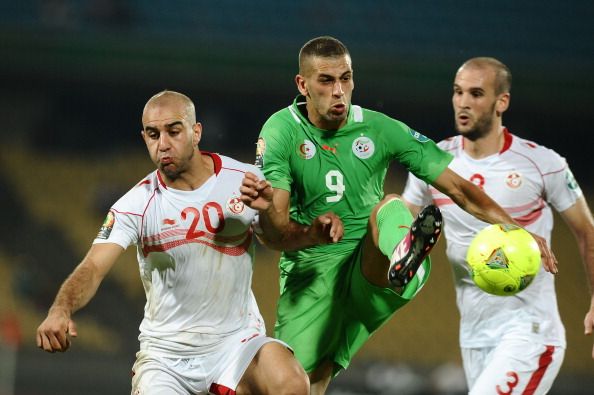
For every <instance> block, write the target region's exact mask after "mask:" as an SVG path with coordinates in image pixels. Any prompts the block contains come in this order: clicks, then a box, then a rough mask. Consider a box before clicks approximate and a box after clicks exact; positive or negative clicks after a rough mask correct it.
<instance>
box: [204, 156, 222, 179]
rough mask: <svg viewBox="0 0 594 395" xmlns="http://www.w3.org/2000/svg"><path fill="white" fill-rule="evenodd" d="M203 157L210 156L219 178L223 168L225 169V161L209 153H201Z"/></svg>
mask: <svg viewBox="0 0 594 395" xmlns="http://www.w3.org/2000/svg"><path fill="white" fill-rule="evenodd" d="M200 153H201V154H202V155H206V156H210V158H211V159H212V162H213V164H214V172H215V174H216V175H217V176H218V175H219V172H220V171H221V168H222V167H223V160H222V159H221V157H220V156H219V155H217V154H215V153H212V152H207V151H200Z"/></svg>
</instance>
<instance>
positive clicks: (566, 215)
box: [560, 196, 594, 358]
mask: <svg viewBox="0 0 594 395" xmlns="http://www.w3.org/2000/svg"><path fill="white" fill-rule="evenodd" d="M560 214H561V216H562V217H563V219H564V220H565V223H566V224H567V225H568V226H569V228H570V229H571V231H572V232H573V234H574V236H575V238H576V240H577V243H578V247H579V250H580V255H581V257H582V262H583V263H584V268H585V269H586V278H587V280H588V286H589V287H590V310H589V311H588V312H587V313H586V317H585V318H584V333H585V334H586V335H591V334H592V331H594V219H592V212H591V211H590V208H589V207H588V204H587V203H586V199H585V198H584V197H583V196H582V197H580V198H579V199H578V200H577V201H576V202H575V204H574V205H573V206H571V207H570V208H568V209H567V210H565V211H563V212H561V213H560ZM592 358H594V347H593V348H592Z"/></svg>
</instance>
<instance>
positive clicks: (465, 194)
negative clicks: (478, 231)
mask: <svg viewBox="0 0 594 395" xmlns="http://www.w3.org/2000/svg"><path fill="white" fill-rule="evenodd" d="M432 185H433V186H434V187H435V188H437V189H438V190H439V191H441V192H443V193H445V194H446V195H448V196H449V197H450V198H452V200H453V201H454V202H455V203H456V204H457V205H458V206H460V207H462V208H463V209H464V210H466V211H467V212H469V213H470V214H472V215H474V216H475V217H476V218H478V219H480V220H482V221H485V222H488V223H491V224H496V223H508V224H516V225H518V226H520V225H519V224H518V223H517V222H516V221H515V220H514V219H513V218H512V217H511V216H510V215H509V214H508V213H507V212H506V211H505V210H504V209H503V208H501V206H499V205H498V204H497V203H496V202H495V201H494V200H493V199H491V198H490V197H489V196H488V195H487V194H486V193H485V192H483V191H482V190H481V189H480V188H479V187H477V186H476V185H474V184H473V183H471V182H470V181H467V180H465V179H464V178H462V177H460V176H459V175H458V174H457V173H455V172H454V171H452V170H450V169H449V168H446V169H445V170H444V171H443V173H441V174H440V175H439V177H437V179H436V180H435V181H434V182H433V184H432ZM531 234H532V236H534V239H535V240H536V242H537V243H538V247H539V248H540V253H541V255H542V262H543V266H544V268H545V269H546V270H547V271H549V272H551V273H557V259H556V258H555V255H554V254H553V252H552V251H551V249H550V248H549V246H548V245H547V242H546V240H545V239H544V238H543V237H541V236H539V235H536V234H534V233H531Z"/></svg>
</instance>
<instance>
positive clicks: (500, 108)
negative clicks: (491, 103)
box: [495, 92, 511, 115]
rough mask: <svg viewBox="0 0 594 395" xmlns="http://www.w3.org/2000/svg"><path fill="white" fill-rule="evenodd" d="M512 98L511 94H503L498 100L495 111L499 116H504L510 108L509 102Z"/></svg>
mask: <svg viewBox="0 0 594 395" xmlns="http://www.w3.org/2000/svg"><path fill="white" fill-rule="evenodd" d="M510 99H511V97H510V94H509V92H507V93H501V94H500V95H499V97H498V98H497V102H496V103H495V111H497V114H498V115H501V114H503V113H504V112H505V111H506V110H507V109H508V108H509V101H510Z"/></svg>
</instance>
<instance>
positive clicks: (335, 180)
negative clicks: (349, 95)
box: [257, 96, 452, 272]
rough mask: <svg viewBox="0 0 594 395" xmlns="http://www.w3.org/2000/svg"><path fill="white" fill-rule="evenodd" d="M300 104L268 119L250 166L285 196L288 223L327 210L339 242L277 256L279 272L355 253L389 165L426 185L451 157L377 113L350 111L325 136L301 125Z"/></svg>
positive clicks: (300, 99)
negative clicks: (338, 223) (337, 225)
mask: <svg viewBox="0 0 594 395" xmlns="http://www.w3.org/2000/svg"><path fill="white" fill-rule="evenodd" d="M305 106H306V103H305V98H304V97H303V96H297V98H296V99H295V101H294V102H293V104H292V105H291V106H289V107H287V108H285V109H283V110H280V111H278V112H277V113H275V114H273V115H272V116H271V117H270V118H269V119H268V121H267V122H266V123H265V124H264V126H263V128H262V131H261V133H260V139H259V141H258V148H259V150H258V158H257V162H258V164H259V165H260V167H261V168H262V170H263V172H264V175H265V176H266V178H267V179H268V180H269V181H270V182H271V183H272V186H273V187H274V188H280V189H285V190H287V191H290V193H291V214H290V215H291V219H292V220H294V221H296V222H298V223H301V224H306V225H307V224H310V223H311V222H312V220H313V219H314V218H315V217H317V216H318V215H321V214H323V213H326V212H328V211H332V212H334V213H336V214H337V215H338V216H339V217H340V218H341V219H342V221H343V223H344V228H345V229H344V230H345V231H344V238H343V240H342V241H341V242H339V243H336V244H327V245H318V246H314V247H310V248H306V249H303V250H300V251H295V252H285V253H283V257H282V259H281V262H280V265H281V269H282V270H283V271H286V272H292V271H294V270H299V271H302V270H309V269H310V268H309V266H310V265H315V264H316V263H319V262H320V258H321V257H323V256H328V254H337V255H342V254H348V253H351V252H352V251H353V249H354V248H356V246H357V244H358V243H359V242H360V241H361V239H362V238H363V236H364V235H365V233H366V231H367V222H368V219H369V215H370V213H371V210H372V209H373V207H374V206H375V205H376V204H377V203H378V202H379V201H380V200H381V199H382V197H383V196H384V178H385V175H386V172H387V170H388V167H389V165H390V163H391V162H392V161H394V160H395V161H398V162H399V163H401V164H402V165H403V166H404V167H406V168H407V169H408V170H410V171H411V172H412V173H413V174H415V175H416V176H417V177H419V178H420V179H422V180H424V181H426V182H428V183H431V182H432V181H433V180H435V178H437V177H438V176H439V175H440V174H441V172H442V171H443V170H444V169H445V168H446V167H447V165H448V164H449V162H450V161H451V159H452V157H451V155H450V154H448V153H446V152H444V151H442V150H441V149H440V148H438V147H437V145H436V144H435V143H434V142H433V141H432V140H430V139H428V138H426V137H425V136H423V135H422V134H420V133H418V132H416V131H414V130H412V129H411V128H409V127H408V126H407V125H405V124H404V123H402V122H400V121H397V120H395V119H393V118H390V117H388V116H387V115H384V114H382V113H379V112H375V111H371V110H367V109H364V108H361V107H359V106H356V105H351V108H350V111H349V115H348V119H347V122H346V124H345V125H344V126H343V127H341V128H340V129H339V130H336V131H328V130H322V129H319V128H317V127H315V126H314V125H313V124H312V123H311V122H310V121H309V120H308V119H307V117H306V116H305V115H304V114H305V113H306V109H305ZM297 261H298V262H299V265H295V262H297Z"/></svg>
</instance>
